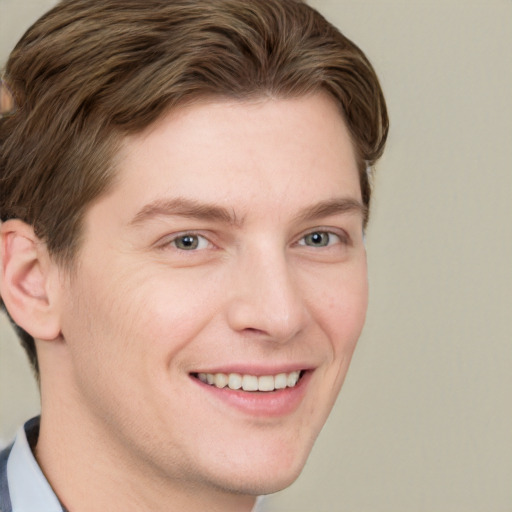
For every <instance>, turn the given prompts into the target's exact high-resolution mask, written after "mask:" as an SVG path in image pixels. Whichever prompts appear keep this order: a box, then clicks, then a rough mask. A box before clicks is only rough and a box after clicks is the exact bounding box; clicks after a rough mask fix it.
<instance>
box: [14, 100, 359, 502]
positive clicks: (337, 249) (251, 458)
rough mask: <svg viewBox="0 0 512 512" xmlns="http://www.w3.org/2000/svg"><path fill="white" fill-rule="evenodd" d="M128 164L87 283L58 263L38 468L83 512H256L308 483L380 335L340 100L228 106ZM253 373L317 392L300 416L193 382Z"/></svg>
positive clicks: (102, 216) (43, 352) (186, 113)
mask: <svg viewBox="0 0 512 512" xmlns="http://www.w3.org/2000/svg"><path fill="white" fill-rule="evenodd" d="M118 167H119V176H118V179H117V182H116V185H115V187H113V189H112V191H111V192H109V193H108V195H105V196H103V197H101V198H100V199H99V200H98V201H96V202H95V203H94V204H93V205H92V206H91V207H90V209H89V210H88V212H87V214H86V217H85V231H84V238H83V245H82V247H81V250H80V252H79V255H78V260H77V264H76V266H75V269H74V272H73V273H72V274H71V275H68V274H67V273H66V271H64V270H62V269H59V268H56V267H55V264H54V263H52V262H51V259H48V258H46V259H45V258H44V257H42V256H39V259H40V261H43V262H44V264H41V265H40V270H39V273H38V274H37V276H36V277H39V279H40V282H41V283H43V285H41V286H43V288H45V290H47V294H48V298H47V300H46V302H47V303H48V304H50V305H51V308H50V306H48V307H49V308H50V309H51V313H48V316H49V317H50V318H51V322H53V323H51V326H52V327H53V329H54V330H55V333H56V334H55V335H54V336H53V335H51V332H52V330H51V329H50V328H48V330H47V331H45V332H44V336H40V338H45V339H39V340H38V342H37V349H38V354H39V360H40V366H41V375H42V380H41V393H42V411H43V413H42V423H41V433H40V438H39V442H38V445H37V449H36V456H37V459H38V461H39V463H40V465H41V467H42V469H43V471H44V472H45V474H46V476H47V478H48V479H49V481H50V483H51V484H52V486H53V488H54V489H55V491H56V493H57V494H58V496H59V497H60V499H61V500H62V501H63V503H64V504H65V505H66V506H67V507H68V508H69V509H70V510H71V511H72V512H85V511H97V510H111V511H117V510H119V511H123V512H126V511H135V510H152V511H160V510H162V511H164V510H165V511H166V512H168V511H172V510H206V509H208V510H223V511H229V510H233V511H235V510H236V511H238V512H240V511H244V510H250V509H251V507H252V505H253V504H254V496H255V495H258V494H266V493H271V492H274V491H277V490H279V489H282V488H284V487H286V486H287V485H289V484H290V483H291V482H292V481H293V480H294V479H295V478H296V477H297V476H298V474H299V473H300V471H301V469H302V467H303V465H304V463H305V460H306V458H307V456H308V454H309V452H310V449H311V447H312V444H313V442H314V440H315V438H316V436H317V435H318V433H319V431H320V429H321V427H322V426H323V424H324V422H325V420H326V418H327V416H328V414H329V412H330V410H331V408H332V406H333V404H334V401H335V399H336V396H337V394H338V392H339V389H340V387H341V385H342V382H343V379H344V377H345V374H346V372H347V369H348V366H349V362H350V359H351V356H352V353H353V351H354V348H355V345H356V342H357V339H358V337H359V335H360V332H361V329H362V327H363V323H364V318H365V313H366V308H367V277H366V275H367V267H366V253H365V247H364V244H363V238H362V225H363V211H362V208H359V207H358V206H357V205H360V203H361V193H360V188H359V180H358V174H357V167H356V161H355V157H354V151H353V147H352V143H351V141H350V137H349V134H348V131H347V129H346V127H345V125H344V122H343V120H342V117H341V116H340V114H339V112H338V110H337V107H336V106H335V104H334V102H332V101H331V99H330V98H328V97H327V96H326V95H324V94H315V95H312V96H308V97H301V98H295V99H268V98H266V99H261V100H259V101H251V102H235V101H227V100H211V99H210V100H208V101H206V100H205V101H203V102H199V103H195V104H194V105H192V106H187V107H183V108H181V109H178V110H175V111H173V112H172V113H171V114H169V115H168V116H167V117H165V118H163V119H162V120H160V121H159V122H158V123H156V124H155V125H154V126H152V127H151V129H149V130H147V131H146V132H144V133H142V134H138V135H136V136H133V137H130V138H129V139H127V140H126V141H125V143H124V146H123V149H122V150H121V153H120V154H119V155H118ZM177 199H178V201H177ZM191 202H192V204H190V203H191ZM327 203H328V204H329V205H330V206H329V207H324V208H323V209H320V208H319V207H318V205H324V206H325V205H326V204H327ZM340 204H341V206H344V207H340ZM347 204H348V206H347ZM197 205H201V208H199V209H198V208H197ZM204 205H207V207H206V206H204ZM184 206H186V208H184ZM169 207H172V208H171V209H169ZM191 207H192V208H191ZM212 207H215V208H217V210H218V209H219V208H222V209H223V210H222V211H221V212H220V213H219V212H218V211H217V210H212ZM314 207H316V211H313V210H312V208H313V209H314ZM320 210H321V211H320ZM205 211H206V213H207V215H205V214H204V212H205ZM201 212H203V213H201ZM15 228H16V224H14V227H12V226H11V228H10V233H11V236H10V238H9V237H8V236H7V237H6V238H7V239H10V240H11V246H12V247H13V249H12V252H13V253H15V249H16V246H17V245H19V246H22V243H21V242H19V240H20V239H21V240H25V239H26V238H30V237H28V235H26V234H24V235H20V234H18V235H16V229H15ZM6 232H9V227H5V226H4V233H6ZM312 232H316V233H321V235H320V237H319V236H316V238H315V236H313V237H311V236H307V235H309V234H310V233H312ZM13 233H14V234H13ZM187 234H188V235H189V236H191V237H192V238H191V239H189V241H192V242H193V243H192V246H193V247H195V244H196V243H197V247H196V248H192V249H182V248H180V247H183V245H180V244H182V243H183V241H184V239H183V238H179V237H182V236H183V235H187ZM23 237H25V238H23ZM319 239H321V240H322V243H316V242H315V241H318V240H319ZM17 240H18V242H17ZM326 241H327V243H326V244H325V242H326ZM314 242H315V243H314ZM8 246H9V244H6V245H5V247H8ZM39 247H40V246H39ZM8 252H9V249H6V250H5V253H6V254H7V253H8ZM5 259H6V260H9V261H10V258H5ZM36 277H32V282H35V283H36V284H35V285H33V287H35V288H37V283H38V282H39V281H37V279H36ZM48 290H49V291H48ZM20 316H23V313H20ZM18 319H19V320H21V321H22V322H23V318H18ZM28 324H29V322H28V321H27V322H26V325H27V326H28V327H29V328H30V325H28ZM233 368H236V369H240V368H242V369H243V370H244V371H246V373H251V372H252V373H259V374H268V373H279V372H280V371H281V370H283V369H286V371H291V370H292V369H295V368H297V369H305V370H307V372H306V374H305V375H307V378H305V379H304V381H301V383H300V384H301V386H300V392H296V391H293V392H292V393H291V394H290V399H289V400H290V401H291V402H290V403H291V404H292V405H290V403H288V405H287V400H288V398H286V397H285V398H283V399H282V400H281V402H280V404H279V405H278V406H276V405H275V404H272V403H271V402H269V401H268V398H264V399H263V400H262V401H260V402H258V400H259V399H258V398H255V399H254V400H255V401H254V403H252V402H251V403H249V405H247V404H245V405H244V404H242V405H241V406H240V404H239V403H238V402H237V403H236V404H235V405H233V404H232V403H230V402H229V400H225V399H223V398H222V396H221V393H223V392H218V393H217V392H216V391H212V388H210V387H209V386H206V385H204V384H202V383H200V382H199V381H198V380H197V379H196V378H194V376H193V375H194V373H195V372H199V371H202V372H214V371H222V370H223V369H227V370H230V369H231V370H232V369H233ZM252 396H254V395H252ZM267 397H268V395H267ZM265 400H266V401H265ZM251 404H252V405H251Z"/></svg>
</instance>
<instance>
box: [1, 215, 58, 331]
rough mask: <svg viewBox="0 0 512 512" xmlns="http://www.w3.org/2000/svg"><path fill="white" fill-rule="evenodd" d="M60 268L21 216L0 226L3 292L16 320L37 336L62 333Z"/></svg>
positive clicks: (3, 296) (6, 304)
mask: <svg viewBox="0 0 512 512" xmlns="http://www.w3.org/2000/svg"><path fill="white" fill-rule="evenodd" d="M59 289H60V287H59V269H58V268H57V265H56V264H55V262H53V261H52V259H51V258H50V256H49V254H48V251H47V248H46V244H45V243H44V242H42V241H41V240H39V238H38V237H37V236H36V235H35V233H34V230H33V228H32V227H31V226H29V225H28V224H25V223H24V222H22V221H21V220H18V219H12V220H8V221H5V222H3V223H2V225H1V226H0V294H1V296H2V300H3V302H4V304H5V307H6V308H7V311H9V314H10V315H11V318H12V319H13V320H14V322H15V323H16V324H17V325H19V326H20V327H21V328H22V329H24V330H25V331H26V332H28V333H29V334H30V335H31V336H32V337H34V338H35V339H40V340H46V341H50V340H54V339H56V338H58V337H59V336H60V321H59V319H60V315H59V308H58V305H59V298H60V296H59Z"/></svg>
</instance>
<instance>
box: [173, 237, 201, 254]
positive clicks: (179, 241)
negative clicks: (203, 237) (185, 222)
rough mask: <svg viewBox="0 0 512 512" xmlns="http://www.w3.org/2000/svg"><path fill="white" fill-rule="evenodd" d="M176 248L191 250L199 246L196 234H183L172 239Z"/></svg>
mask: <svg viewBox="0 0 512 512" xmlns="http://www.w3.org/2000/svg"><path fill="white" fill-rule="evenodd" d="M173 244H174V245H175V247H176V248H178V249H181V250H183V251H193V250H194V249H197V248H198V247H199V236H197V235H183V236H179V237H178V238H176V239H175V240H174V241H173Z"/></svg>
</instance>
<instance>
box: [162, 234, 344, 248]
mask: <svg viewBox="0 0 512 512" xmlns="http://www.w3.org/2000/svg"><path fill="white" fill-rule="evenodd" d="M313 235H324V236H325V235H327V236H328V240H327V243H326V244H325V245H319V246H315V245H308V244H307V243H306V239H307V237H310V236H313ZM187 238H189V239H192V240H191V241H190V242H188V243H191V245H192V247H189V248H187V249H186V248H182V247H178V246H177V243H178V242H179V241H180V240H182V241H184V240H185V239H187ZM194 241H196V244H194ZM338 244H342V245H348V244H349V238H348V236H347V235H346V234H345V233H335V232H333V231H330V230H328V229H315V230H313V231H310V232H308V233H306V234H304V235H302V236H301V238H299V240H298V241H297V242H296V245H299V246H302V247H312V248H316V249H326V248H329V247H332V246H333V245H338ZM194 245H195V246H194ZM169 246H171V247H173V248H174V249H176V250H177V251H180V252H195V251H201V250H205V249H208V248H211V247H212V246H213V244H212V242H210V241H209V240H208V238H206V237H205V236H204V235H201V234H199V233H195V232H193V231H192V232H184V233H179V234H177V235H174V236H173V237H172V238H171V239H167V240H166V241H165V242H164V243H163V244H162V248H166V247H169Z"/></svg>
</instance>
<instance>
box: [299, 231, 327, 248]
mask: <svg viewBox="0 0 512 512" xmlns="http://www.w3.org/2000/svg"><path fill="white" fill-rule="evenodd" d="M303 240H304V245H308V246H310V247H326V246H328V245H329V243H330V241H331V234H330V233H327V232H326V231H314V232H313V233H309V234H307V235H306V236H305V237H304V238H303Z"/></svg>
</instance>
